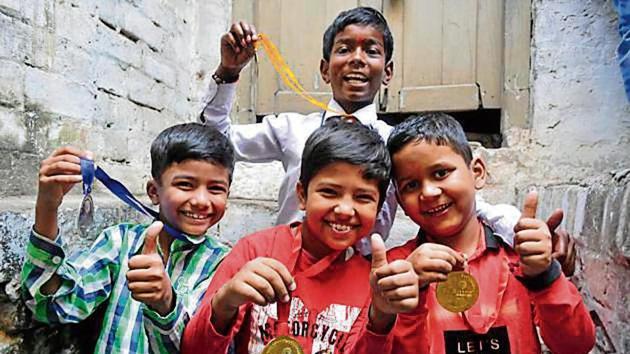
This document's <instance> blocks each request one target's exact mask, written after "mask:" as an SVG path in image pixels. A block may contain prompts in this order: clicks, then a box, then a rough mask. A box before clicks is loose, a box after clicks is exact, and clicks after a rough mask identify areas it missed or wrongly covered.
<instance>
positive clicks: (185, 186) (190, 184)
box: [175, 181, 193, 190]
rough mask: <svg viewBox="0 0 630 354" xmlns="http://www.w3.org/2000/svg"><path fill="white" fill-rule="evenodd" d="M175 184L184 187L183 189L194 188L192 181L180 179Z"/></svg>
mask: <svg viewBox="0 0 630 354" xmlns="http://www.w3.org/2000/svg"><path fill="white" fill-rule="evenodd" d="M175 186H176V187H177V188H179V189H183V190H190V189H192V188H193V184H192V183H190V182H186V181H180V182H177V183H175Z"/></svg>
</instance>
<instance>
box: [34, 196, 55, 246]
mask: <svg viewBox="0 0 630 354" xmlns="http://www.w3.org/2000/svg"><path fill="white" fill-rule="evenodd" d="M57 210H58V209H57V207H53V206H51V205H50V203H44V202H43V201H41V197H38V199H37V204H36V205H35V224H34V225H33V229H34V230H35V232H37V233H38V234H40V235H41V236H44V237H46V238H48V239H49V240H54V239H55V238H56V237H57V232H58V225H57Z"/></svg>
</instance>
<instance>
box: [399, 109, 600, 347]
mask: <svg viewBox="0 0 630 354" xmlns="http://www.w3.org/2000/svg"><path fill="white" fill-rule="evenodd" d="M387 147H388V149H389V152H390V154H391V156H392V164H393V169H392V171H393V172H392V177H393V180H394V182H395V185H396V193H397V198H398V200H399V203H400V205H401V207H402V208H403V210H404V211H405V213H406V214H407V215H408V216H409V217H410V218H411V219H412V220H413V221H414V222H415V223H416V224H417V225H418V226H420V231H419V232H418V235H417V237H416V238H415V239H414V240H411V241H409V242H408V243H407V244H405V245H403V246H401V247H398V248H395V249H392V250H390V251H389V253H388V258H389V259H390V260H392V259H407V260H408V261H410V262H412V264H413V266H414V269H415V271H416V273H417V274H418V279H419V286H420V289H421V290H420V304H419V306H418V308H416V309H415V310H414V311H413V312H412V313H408V314H401V315H399V316H398V319H397V322H396V325H395V327H394V330H393V334H394V341H393V348H391V349H392V353H396V354H399V353H418V352H429V353H540V351H541V348H540V342H539V338H538V333H537V330H536V326H538V327H539V328H540V334H541V336H542V339H543V341H544V342H545V344H546V345H547V346H548V347H549V348H550V349H551V351H552V352H554V353H572V354H575V353H587V352H588V351H589V350H590V349H591V348H592V347H593V346H594V344H595V333H594V326H593V322H592V321H591V318H590V316H589V314H588V311H587V309H586V307H585V306H584V304H583V302H582V298H581V297H580V294H579V293H578V291H577V290H576V288H575V286H573V284H572V283H570V282H569V281H568V280H567V279H566V278H565V276H564V275H563V274H562V272H561V270H560V265H559V263H558V261H556V260H554V259H553V258H552V256H551V249H552V246H551V234H550V232H549V229H548V227H547V225H546V224H545V223H544V222H543V221H541V220H539V219H535V215H536V204H537V196H536V194H535V193H530V194H528V196H527V197H526V199H525V205H524V209H523V213H522V216H521V219H520V220H519V221H518V223H517V225H516V226H515V232H516V235H515V237H514V242H513V244H511V242H510V240H504V239H502V238H501V237H499V236H498V235H496V234H494V232H493V230H492V229H491V228H490V227H489V226H488V225H486V224H484V223H482V222H481V221H480V220H479V219H478V217H477V216H476V214H475V193H476V190H479V189H481V188H483V186H484V184H485V177H486V168H485V165H484V162H483V161H482V160H481V159H479V158H475V157H473V156H472V152H471V150H470V147H469V145H468V141H467V140H466V136H465V134H464V131H463V130H462V127H461V126H460V125H459V123H458V122H457V121H456V120H455V119H453V118H452V117H450V116H448V115H446V114H443V113H436V114H427V115H422V116H419V117H413V118H409V119H407V120H406V121H405V122H403V123H401V124H400V125H398V126H397V127H395V128H394V130H393V131H392V133H391V135H390V137H389V140H388V144H387ZM458 270H459V271H463V272H465V273H468V274H469V275H472V277H474V278H475V279H476V282H477V284H478V294H479V295H478V299H477V300H476V302H474V304H473V305H472V307H470V308H468V309H465V307H462V308H460V309H452V310H453V311H461V312H450V311H448V310H446V309H445V308H444V307H442V306H441V305H440V303H444V302H447V307H448V301H455V302H457V301H459V300H460V299H463V298H465V297H466V296H470V298H474V295H471V294H474V292H467V289H466V287H461V288H459V289H456V290H453V292H452V293H450V295H449V296H443V292H442V289H445V288H444V284H441V285H437V284H438V283H440V282H444V281H446V280H447V277H448V275H449V273H451V272H453V271H458ZM456 275H457V274H456V273H453V277H455V276H456ZM460 275H461V274H460ZM460 279H465V278H460ZM464 283H465V284H463V285H466V286H468V287H469V286H470V285H471V284H470V283H469V282H466V281H464ZM445 284H446V283H445ZM437 286H440V287H442V288H441V290H440V296H437V293H436V287H437ZM444 293H447V292H444ZM447 294H448V293H447ZM462 294H463V295H464V296H463V297H461V295H462ZM458 296H460V297H458ZM438 301H440V302H438ZM471 302H472V301H471Z"/></svg>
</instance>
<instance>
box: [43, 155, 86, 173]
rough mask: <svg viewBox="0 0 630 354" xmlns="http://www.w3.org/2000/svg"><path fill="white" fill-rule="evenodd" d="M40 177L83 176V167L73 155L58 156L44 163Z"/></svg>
mask: <svg viewBox="0 0 630 354" xmlns="http://www.w3.org/2000/svg"><path fill="white" fill-rule="evenodd" d="M39 175H40V176H53V175H77V176H81V165H80V161H79V158H78V157H75V156H71V155H62V156H56V157H54V158H51V159H49V160H48V161H45V162H42V165H41V168H40V170H39Z"/></svg>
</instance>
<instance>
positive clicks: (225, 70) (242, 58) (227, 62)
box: [216, 21, 258, 81]
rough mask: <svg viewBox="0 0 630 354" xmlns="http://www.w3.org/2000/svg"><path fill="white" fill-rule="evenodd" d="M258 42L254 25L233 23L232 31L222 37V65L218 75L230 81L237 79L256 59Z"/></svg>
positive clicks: (241, 22)
mask: <svg viewBox="0 0 630 354" xmlns="http://www.w3.org/2000/svg"><path fill="white" fill-rule="evenodd" d="M257 40H258V34H257V33H256V28H255V27H254V26H253V25H251V24H248V23H247V22H244V21H240V22H236V23H233V24H232V26H231V27H230V30H229V31H228V32H227V33H225V34H224V35H223V36H221V64H220V65H219V68H218V69H217V71H216V74H217V75H218V76H219V77H221V78H223V79H224V80H228V81H232V80H235V79H237V78H238V76H239V74H240V72H241V70H243V68H244V67H245V65H247V63H249V61H250V60H251V59H252V58H253V57H254V54H255V52H256V50H255V47H254V44H255V43H256V41H257Z"/></svg>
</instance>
